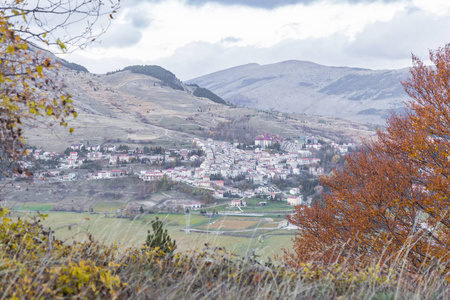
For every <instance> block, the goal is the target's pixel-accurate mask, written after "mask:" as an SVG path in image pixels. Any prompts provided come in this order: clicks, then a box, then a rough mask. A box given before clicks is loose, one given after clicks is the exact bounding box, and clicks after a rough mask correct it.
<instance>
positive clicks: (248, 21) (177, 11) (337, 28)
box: [63, 0, 450, 80]
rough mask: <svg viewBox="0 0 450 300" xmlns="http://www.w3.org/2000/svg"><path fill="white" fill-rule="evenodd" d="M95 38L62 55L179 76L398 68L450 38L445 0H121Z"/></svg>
mask: <svg viewBox="0 0 450 300" xmlns="http://www.w3.org/2000/svg"><path fill="white" fill-rule="evenodd" d="M114 18H115V19H114V21H113V23H112V24H111V27H110V28H109V30H108V32H107V33H106V34H105V35H103V36H102V37H101V39H100V40H101V43H95V44H91V45H90V46H89V47H88V48H87V49H85V50H80V51H77V52H74V53H71V54H67V55H65V56H63V57H64V58H66V59H67V60H70V61H72V62H76V63H79V64H82V65H84V66H85V67H87V68H88V69H89V71H91V72H94V73H106V72H108V71H114V70H117V69H121V68H123V67H125V66H128V65H135V64H157V65H160V66H162V67H163V68H166V69H168V70H170V71H171V72H173V73H174V74H175V75H177V76H178V77H179V78H180V79H181V80H188V79H192V78H194V77H198V76H202V75H205V74H208V73H212V72H215V71H219V70H222V69H226V68H230V67H234V66H237V65H242V64H247V63H259V64H269V63H276V62H280V61H285V60H291V59H296V60H308V61H313V62H316V63H319V64H323V65H328V66H351V67H363V68H371V69H393V68H404V67H409V66H410V65H411V53H414V54H417V55H419V57H421V58H423V59H424V60H425V59H426V58H427V53H428V49H435V48H437V47H440V46H444V45H445V44H446V43H449V42H450V1H449V0H122V7H121V9H120V10H119V11H118V13H117V14H116V15H115V16H114Z"/></svg>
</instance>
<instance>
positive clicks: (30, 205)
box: [13, 202, 56, 211]
mask: <svg viewBox="0 0 450 300" xmlns="http://www.w3.org/2000/svg"><path fill="white" fill-rule="evenodd" d="M55 205H56V204H55V203H35V202H26V203H20V204H18V205H15V206H14V207H13V209H14V210H32V211H49V210H51V209H52V208H53V206H55Z"/></svg>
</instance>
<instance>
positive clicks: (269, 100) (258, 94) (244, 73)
mask: <svg viewBox="0 0 450 300" xmlns="http://www.w3.org/2000/svg"><path fill="white" fill-rule="evenodd" d="M406 76H408V69H400V70H369V69H360V68H346V67H327V66H323V65H319V64H315V63H312V62H306V61H295V60H292V61H285V62H280V63H276V64H270V65H259V64H247V65H242V66H238V67H234V68H230V69H226V70H222V71H219V72H215V73H212V74H208V75H205V76H202V77H198V78H194V79H191V80H189V81H187V82H188V83H195V84H198V85H200V86H204V87H206V88H208V89H210V90H212V91H213V92H214V93H216V94H218V95H219V96H221V97H222V98H223V99H225V100H226V101H229V102H231V103H235V104H239V105H244V106H247V107H252V108H257V109H264V110H276V111H281V112H295V113H304V114H312V115H324V116H329V117H337V118H345V119H349V120H354V121H358V122H362V123H373V124H384V122H385V119H386V118H387V117H388V116H389V114H390V112H391V110H394V111H401V110H402V109H403V107H404V106H403V101H404V100H406V99H407V97H408V96H407V95H406V93H405V92H404V90H403V87H402V85H401V84H400V82H401V81H402V80H404V79H405V78H406Z"/></svg>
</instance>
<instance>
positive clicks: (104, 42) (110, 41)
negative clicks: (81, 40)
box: [98, 24, 142, 48]
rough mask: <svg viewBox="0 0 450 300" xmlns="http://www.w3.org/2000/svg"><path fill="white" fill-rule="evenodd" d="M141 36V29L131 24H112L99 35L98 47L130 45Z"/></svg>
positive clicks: (136, 41) (135, 42)
mask: <svg viewBox="0 0 450 300" xmlns="http://www.w3.org/2000/svg"><path fill="white" fill-rule="evenodd" d="M141 38H142V33H141V31H140V30H139V29H137V28H135V27H134V26H132V25H131V24H122V25H117V26H112V28H110V29H109V30H108V32H107V33H106V34H105V35H103V36H102V37H101V39H100V40H101V44H100V45H98V47H100V48H106V47H118V48H124V47H130V46H133V45H136V44H137V43H138V42H139V41H140V40H141Z"/></svg>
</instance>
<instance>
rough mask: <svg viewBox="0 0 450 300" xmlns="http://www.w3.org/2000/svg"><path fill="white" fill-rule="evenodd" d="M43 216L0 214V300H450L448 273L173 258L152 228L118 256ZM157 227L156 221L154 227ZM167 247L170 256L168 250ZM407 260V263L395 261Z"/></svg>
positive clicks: (220, 254) (222, 255)
mask: <svg viewBox="0 0 450 300" xmlns="http://www.w3.org/2000/svg"><path fill="white" fill-rule="evenodd" d="M44 218H45V216H44V215H39V216H38V217H37V218H35V219H34V220H32V221H27V220H22V219H19V220H17V221H13V220H12V219H11V218H10V217H9V211H8V210H7V209H5V208H3V209H2V210H1V211H0V295H1V296H2V298H13V299H33V298H47V299H49V298H53V299H54V298H63V297H65V298H91V299H92V298H100V297H101V298H106V299H110V298H118V299H130V298H131V299H163V298H164V299H175V298H182V299H201V298H211V297H213V298H218V299H231V298H236V297H239V298H242V297H248V298H250V299H276V298H281V297H283V298H288V299H294V298H297V299H298V298H303V299H323V298H338V297H340V298H342V299H352V298H358V299H394V298H395V299H414V298H416V299H422V298H426V299H447V298H448V297H449V296H450V292H449V288H448V280H450V278H449V277H448V276H450V274H448V273H447V274H446V273H444V272H443V269H442V268H439V266H436V267H435V268H430V269H429V270H428V273H427V274H426V275H423V276H413V275H411V274H409V273H404V272H403V270H404V269H403V268H401V264H399V267H398V268H391V269H386V268H385V267H383V266H382V265H378V264H377V262H376V261H373V264H372V265H370V266H368V267H366V268H364V269H359V270H355V269H353V268H352V266H350V265H346V264H345V263H344V264H341V265H338V264H329V265H326V266H325V265H317V264H314V263H302V264H301V267H300V268H292V267H287V266H284V265H283V264H280V263H272V262H270V261H268V262H266V263H264V264H263V263H259V262H258V261H257V260H256V259H255V257H254V256H252V255H247V256H237V255H235V254H234V253H232V252H227V251H225V250H224V249H223V248H221V247H214V248H211V247H209V246H208V245H207V246H206V248H204V249H202V250H195V251H190V252H183V253H175V252H173V250H174V248H175V247H176V244H175V243H174V242H173V241H172V240H171V239H170V238H168V236H167V231H164V230H161V227H160V225H162V223H160V224H158V223H155V222H152V225H155V226H152V228H153V230H152V231H151V232H150V233H149V234H148V236H147V240H143V241H142V244H141V246H138V247H132V248H127V249H125V250H119V249H118V248H117V247H116V246H114V245H111V246H107V245H105V244H102V243H101V242H98V241H95V240H94V239H93V238H92V237H90V239H89V240H87V241H85V242H74V243H72V244H70V245H68V244H65V243H63V242H62V241H61V240H59V239H57V238H55V236H54V235H53V231H51V230H48V229H46V228H44V227H43V226H42V225H41V220H42V219H44ZM156 222H157V221H156ZM163 249H165V251H163ZM398 262H399V263H401V262H402V257H399V258H398Z"/></svg>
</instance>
